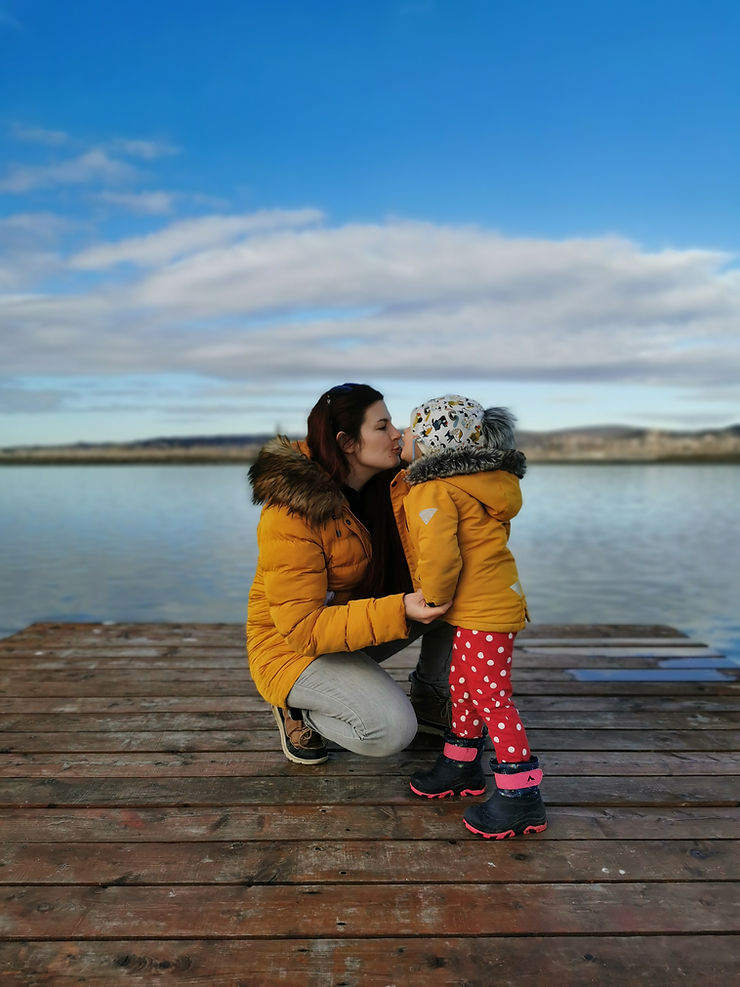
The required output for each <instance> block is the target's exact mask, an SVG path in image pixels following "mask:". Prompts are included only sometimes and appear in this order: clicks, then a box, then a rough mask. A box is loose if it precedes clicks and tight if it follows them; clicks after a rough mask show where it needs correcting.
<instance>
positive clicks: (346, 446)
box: [337, 432, 357, 453]
mask: <svg viewBox="0 0 740 987" xmlns="http://www.w3.org/2000/svg"><path fill="white" fill-rule="evenodd" d="M337 445H338V446H339V448H340V449H341V450H342V452H344V453H353V452H354V451H355V449H356V448H357V443H356V442H355V440H354V439H353V438H351V437H350V436H349V435H347V433H346V432H337Z"/></svg>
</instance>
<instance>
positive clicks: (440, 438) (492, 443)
mask: <svg viewBox="0 0 740 987" xmlns="http://www.w3.org/2000/svg"><path fill="white" fill-rule="evenodd" d="M514 422H515V418H514V416H513V415H512V414H511V412H510V411H508V410H507V409H506V408H484V407H483V405H481V404H478V402H477V401H473V400H472V399H471V398H466V397H463V396H462V394H444V395H443V396H442V397H439V398H432V399H431V400H430V401H425V402H424V404H420V405H419V407H418V408H414V410H413V411H412V412H411V423H410V424H411V434H412V435H413V436H414V439H415V440H416V444H417V446H418V448H419V451H420V452H421V453H423V454H424V455H427V456H428V455H432V454H434V453H438V452H443V451H449V452H451V451H453V450H458V449H466V448H468V449H469V448H471V447H472V448H479V449H513V448H514Z"/></svg>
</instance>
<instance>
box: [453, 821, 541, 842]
mask: <svg viewBox="0 0 740 987" xmlns="http://www.w3.org/2000/svg"><path fill="white" fill-rule="evenodd" d="M463 822H464V823H465V825H466V827H467V828H468V829H469V830H470V832H471V833H475V834H476V836H482V837H483V839H484V840H508V839H510V838H511V837H513V836H530V835H531V834H532V833H544V831H545V830H546V829H547V823H544V824H543V825H541V826H525V828H524V829H523V830H522V831H521V832H520V833H517V832H515V830H513V829H506V830H504V831H503V832H501V833H484V832H483V830H482V829H476V828H475V826H471V825H470V823H469V822H468V820H467V819H463Z"/></svg>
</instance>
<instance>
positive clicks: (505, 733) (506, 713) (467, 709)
mask: <svg viewBox="0 0 740 987" xmlns="http://www.w3.org/2000/svg"><path fill="white" fill-rule="evenodd" d="M515 637H516V634H514V633H508V632H504V633H496V632H493V631H471V630H466V629H465V628H464V627H458V628H457V629H456V631H455V635H454V637H453V639H452V642H453V643H452V663H451V665H450V699H451V700H452V732H453V733H454V734H455V736H457V737H481V736H483V726H484V725H485V726H487V727H488V734H489V736H490V738H491V741H492V742H493V746H494V749H495V751H496V760H497V761H499V763H500V762H502V761H504V762H512V761H527V760H529V757H530V750H529V741H528V740H527V734H526V732H525V730H524V725H523V724H522V721H521V720H520V718H519V713H518V712H517V709H516V706H514V705H513V703H512V701H511V659H512V655H513V652H514V638H515Z"/></svg>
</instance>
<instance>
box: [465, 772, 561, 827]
mask: <svg viewBox="0 0 740 987" xmlns="http://www.w3.org/2000/svg"><path fill="white" fill-rule="evenodd" d="M491 767H492V768H493V774H494V779H495V781H496V791H495V792H494V793H493V796H492V797H491V798H490V799H489V800H488V801H487V802H481V803H479V804H478V805H471V806H470V808H469V809H466V811H465V815H464V816H463V822H464V823H465V825H466V826H467V827H468V829H469V830H470V831H471V833H477V834H478V836H484V837H485V838H486V839H495V840H504V839H506V837H507V836H526V835H527V834H529V833H541V832H543V830H545V829H547V816H546V815H545V806H544V805H543V803H542V796H541V795H540V789H539V784H540V782H541V781H542V772H541V771H540V767H539V761H538V760H537V758H536V757H533V758H531V759H530V760H529V761H518V762H516V763H512V764H506V763H501V764H499V763H498V762H496V761H495V760H491Z"/></svg>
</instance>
